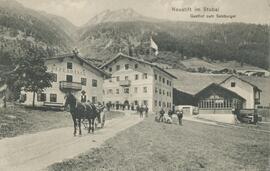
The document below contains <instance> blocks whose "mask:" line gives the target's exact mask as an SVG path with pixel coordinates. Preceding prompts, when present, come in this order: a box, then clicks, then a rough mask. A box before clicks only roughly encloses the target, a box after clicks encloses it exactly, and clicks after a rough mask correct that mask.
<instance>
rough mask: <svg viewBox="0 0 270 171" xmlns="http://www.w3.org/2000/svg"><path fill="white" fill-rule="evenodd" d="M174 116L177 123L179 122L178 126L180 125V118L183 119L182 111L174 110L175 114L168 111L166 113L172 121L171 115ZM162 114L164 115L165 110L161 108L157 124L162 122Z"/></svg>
mask: <svg viewBox="0 0 270 171" xmlns="http://www.w3.org/2000/svg"><path fill="white" fill-rule="evenodd" d="M174 113H175V114H176V116H177V118H178V122H179V125H182V118H183V111H182V110H176V111H175V112H174V111H173V110H171V109H170V110H169V111H168V116H169V117H170V118H171V119H172V115H173V114H174ZM164 114H165V110H164V109H163V108H162V109H161V110H160V111H159V122H162V121H163V119H164Z"/></svg>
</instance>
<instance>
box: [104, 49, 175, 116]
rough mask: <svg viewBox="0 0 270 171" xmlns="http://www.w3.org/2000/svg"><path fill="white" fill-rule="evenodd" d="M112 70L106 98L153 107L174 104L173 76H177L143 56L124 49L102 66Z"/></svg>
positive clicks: (105, 84)
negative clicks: (139, 56)
mask: <svg viewBox="0 0 270 171" xmlns="http://www.w3.org/2000/svg"><path fill="white" fill-rule="evenodd" d="M101 69H103V70H104V71H106V72H107V73H109V74H111V78H109V79H106V80H104V84H103V97H104V98H103V102H104V103H105V104H107V103H110V104H113V105H117V104H120V105H124V106H133V107H136V106H138V105H139V106H141V105H145V106H147V107H148V108H149V111H158V110H160V109H161V108H164V109H165V110H169V109H171V108H172V106H173V104H172V103H173V102H172V99H173V79H176V77H175V76H174V75H172V74H170V73H168V72H167V71H165V70H163V69H162V68H160V67H158V66H156V65H154V64H152V63H150V62H147V61H145V60H143V59H138V58H135V57H131V56H128V55H125V54H122V53H119V54H117V55H116V56H115V57H114V58H112V59H111V60H109V61H108V62H107V63H105V64H104V65H102V66H101Z"/></svg>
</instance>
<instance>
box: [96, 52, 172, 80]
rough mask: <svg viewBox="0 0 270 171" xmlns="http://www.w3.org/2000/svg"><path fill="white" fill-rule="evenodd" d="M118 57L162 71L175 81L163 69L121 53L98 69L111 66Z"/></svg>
mask: <svg viewBox="0 0 270 171" xmlns="http://www.w3.org/2000/svg"><path fill="white" fill-rule="evenodd" d="M120 57H124V58H128V59H130V60H134V61H136V62H140V63H143V64H146V65H149V66H151V67H154V68H156V69H158V70H160V71H162V72H164V73H166V74H168V75H169V76H171V77H172V78H174V79H177V77H176V76H174V75H172V74H171V73H169V72H167V71H165V70H164V69H162V68H160V67H159V66H157V65H155V64H152V63H150V62H147V61H145V60H143V59H138V58H134V57H131V56H128V55H125V54H123V53H118V54H117V55H116V56H115V57H113V58H112V59H111V60H109V61H108V62H106V63H105V64H103V65H102V66H101V67H100V68H102V69H103V68H104V67H105V66H108V65H109V64H111V63H112V62H113V61H115V60H116V59H118V58H120Z"/></svg>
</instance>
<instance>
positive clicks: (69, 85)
mask: <svg viewBox="0 0 270 171" xmlns="http://www.w3.org/2000/svg"><path fill="white" fill-rule="evenodd" d="M59 88H60V90H76V91H80V90H82V84H81V83H77V82H67V81H60V87H59Z"/></svg>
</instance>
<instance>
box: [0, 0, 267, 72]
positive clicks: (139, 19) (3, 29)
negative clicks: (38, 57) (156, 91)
mask: <svg viewBox="0 0 270 171" xmlns="http://www.w3.org/2000/svg"><path fill="white" fill-rule="evenodd" d="M150 37H152V38H153V40H154V41H155V42H156V44H157V45H158V47H159V54H158V55H157V56H155V55H153V53H151V50H150ZM74 48H78V49H79V52H80V53H81V55H82V56H85V57H87V58H94V60H95V62H97V63H102V62H104V61H106V60H107V59H108V58H112V57H113V56H114V55H115V54H117V53H118V52H120V51H121V52H123V53H126V54H129V55H131V56H138V57H143V58H144V59H147V60H149V61H151V62H156V63H164V64H166V65H171V66H172V67H174V68H183V69H185V67H184V66H183V64H182V63H181V61H182V60H183V59H188V58H192V57H197V58H201V59H203V60H205V59H207V61H208V62H211V61H212V60H218V61H221V62H222V61H231V60H233V61H237V62H239V63H247V64H250V65H254V66H257V67H261V68H264V69H269V25H255V24H244V23H228V24H210V23H199V22H181V21H179V22H176V21H166V20H159V19H155V18H149V17H144V16H142V15H140V14H138V13H137V12H135V11H134V10H132V9H121V10H116V11H110V10H107V11H104V12H102V13H100V14H98V15H96V16H94V17H93V18H92V19H90V20H89V22H88V23H87V24H86V25H84V26H82V27H80V28H77V27H75V26H74V25H73V24H72V23H70V22H69V21H67V20H66V19H65V18H63V17H59V16H55V15H51V14H47V13H45V12H39V11H34V10H31V9H28V8H25V7H24V6H22V5H21V4H19V3H18V2H16V1H15V0H0V62H1V63H0V64H1V65H2V66H3V65H9V64H11V63H12V62H11V60H12V58H17V57H20V56H23V55H24V53H25V51H27V50H28V49H35V50H37V51H41V52H42V53H43V54H44V55H45V56H48V57H50V56H53V55H55V54H61V53H65V52H71V51H72V50H73V49H74Z"/></svg>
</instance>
